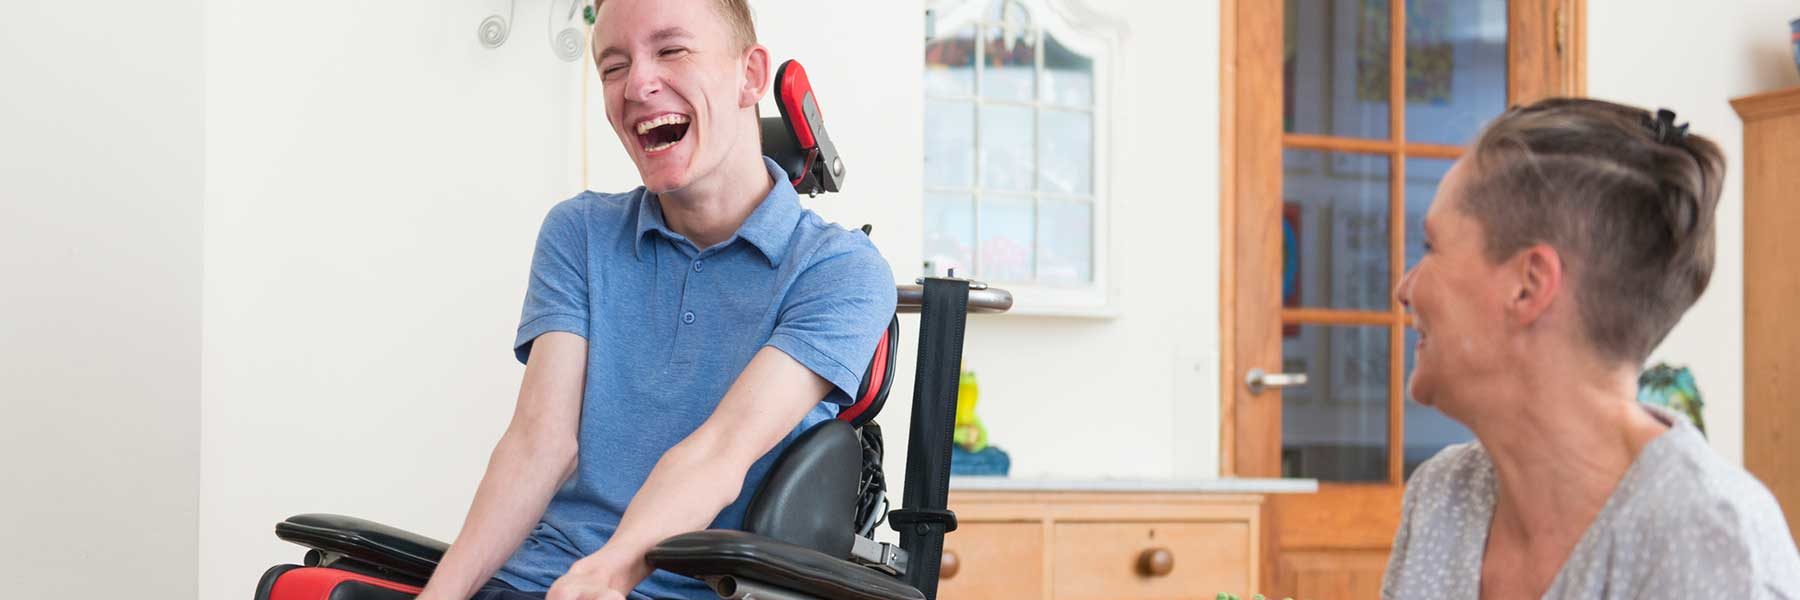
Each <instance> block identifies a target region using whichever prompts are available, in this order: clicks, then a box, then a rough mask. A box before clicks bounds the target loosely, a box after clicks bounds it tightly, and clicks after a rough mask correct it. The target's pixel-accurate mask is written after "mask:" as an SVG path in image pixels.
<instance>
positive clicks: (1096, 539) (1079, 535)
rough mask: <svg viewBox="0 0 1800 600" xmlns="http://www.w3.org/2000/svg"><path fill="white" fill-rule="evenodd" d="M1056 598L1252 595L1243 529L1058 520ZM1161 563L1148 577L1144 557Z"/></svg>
mask: <svg viewBox="0 0 1800 600" xmlns="http://www.w3.org/2000/svg"><path fill="white" fill-rule="evenodd" d="M1055 536H1056V540H1055V542H1056V543H1055V552H1056V557H1055V560H1056V573H1055V585H1054V589H1055V590H1056V598H1057V600H1086V599H1090V598H1091V599H1096V600H1098V599H1102V598H1104V599H1107V600H1116V599H1119V598H1142V599H1147V600H1148V599H1164V598H1168V599H1176V598H1199V599H1210V598H1213V597H1214V596H1216V595H1218V593H1219V592H1231V593H1234V594H1240V595H1243V594H1248V593H1251V592H1252V590H1251V587H1252V582H1251V581H1250V561H1251V560H1252V557H1251V556H1250V526H1249V524H1247V523H1241V522H1238V523H1232V522H1146V523H1117V522H1114V523H1106V522H1096V523H1086V522H1060V523H1057V524H1056V529H1055ZM1157 554H1160V558H1164V559H1168V560H1167V561H1166V562H1164V564H1163V566H1165V567H1167V569H1166V570H1167V573H1165V574H1160V575H1158V574H1154V573H1152V572H1150V571H1151V570H1153V568H1152V565H1149V564H1144V563H1147V562H1156V561H1152V560H1150V559H1151V558H1152V557H1153V556H1155V555H1157Z"/></svg>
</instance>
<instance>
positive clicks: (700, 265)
mask: <svg viewBox="0 0 1800 600" xmlns="http://www.w3.org/2000/svg"><path fill="white" fill-rule="evenodd" d="M705 265H706V261H701V260H696V261H694V272H695V273H699V272H700V269H702V268H704V267H705Z"/></svg>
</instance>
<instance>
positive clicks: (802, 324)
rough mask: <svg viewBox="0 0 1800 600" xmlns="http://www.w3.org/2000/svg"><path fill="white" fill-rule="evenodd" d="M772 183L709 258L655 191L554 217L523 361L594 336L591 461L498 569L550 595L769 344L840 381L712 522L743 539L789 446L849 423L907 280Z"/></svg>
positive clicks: (563, 207)
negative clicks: (814, 429) (552, 342)
mask: <svg viewBox="0 0 1800 600" xmlns="http://www.w3.org/2000/svg"><path fill="white" fill-rule="evenodd" d="M764 162H765V163H766V164H767V166H768V168H769V174H770V175H769V176H770V177H771V178H773V179H774V180H775V186H774V188H773V189H771V190H770V191H769V195H768V196H767V197H766V198H764V199H763V201H762V204H761V205H759V206H758V207H757V208H756V210H755V212H753V213H752V214H751V215H750V218H749V219H747V220H745V221H744V224H743V225H742V226H741V227H739V228H738V231H737V234H736V235H734V236H732V237H731V238H730V239H728V240H725V241H724V242H721V243H719V244H718V245H716V246H713V247H711V248H697V247H695V246H694V244H693V243H692V242H689V241H688V240H687V238H685V237H683V236H682V235H681V234H679V233H676V232H674V231H672V230H670V229H669V227H668V226H667V224H665V223H664V221H663V213H662V207H661V204H660V203H659V201H658V198H657V196H656V195H655V194H651V193H647V192H646V191H645V190H644V188H641V187H640V188H638V189H636V190H633V191H630V192H626V193H623V194H597V193H593V192H584V193H582V194H581V195H580V196H576V197H574V198H572V199H569V200H567V201H564V202H562V203H560V204H557V205H556V207H555V208H552V209H551V210H550V214H549V216H548V217H546V218H545V219H544V225H543V228H542V230H541V231H540V232H539V234H538V241H537V251H536V253H535V255H534V256H533V257H532V261H531V281H530V283H529V286H528V288H527V289H526V293H525V309H524V314H523V315H522V316H521V318H520V320H519V332H518V338H517V340H516V341H515V342H514V348H515V353H516V354H517V357H518V359H519V361H520V362H524V361H525V360H526V358H527V357H528V356H529V355H530V353H531V343H532V341H533V340H535V339H536V338H537V337H538V336H540V335H543V334H544V333H547V332H551V331H566V332H569V333H573V334H576V335H579V336H582V337H584V338H586V339H587V340H588V362H587V387H586V389H585V390H584V391H583V394H582V400H581V402H582V406H581V427H580V434H579V436H580V437H579V442H580V452H579V462H578V464H577V465H576V468H575V472H574V474H573V475H572V476H571V477H570V478H569V480H568V481H567V482H566V483H565V484H564V485H563V487H562V488H561V489H559V490H557V492H556V494H555V496H554V497H553V498H551V500H550V505H549V507H548V509H547V510H546V511H545V513H544V517H543V519H542V520H541V521H540V522H539V523H538V525H537V527H536V528H535V529H534V530H533V531H532V532H531V534H530V535H529V536H527V537H526V539H525V543H524V544H523V545H522V546H521V547H520V548H519V550H518V552H517V553H515V554H514V555H513V556H512V558H511V559H510V560H509V561H507V563H506V565H505V566H504V567H503V568H501V570H500V572H499V573H498V574H497V575H496V576H497V577H498V578H499V579H501V580H502V581H505V582H507V583H509V584H511V585H512V586H513V587H517V588H519V589H522V590H527V591H531V590H543V589H546V588H548V587H549V586H550V584H551V583H552V582H554V581H555V580H556V578H558V577H561V576H562V575H563V574H564V573H566V572H567V571H568V569H569V566H570V565H571V564H573V563H574V562H575V561H576V560H577V559H579V558H581V557H584V556H587V555H589V554H593V553H594V552H595V551H598V550H599V549H600V547H601V546H603V545H605V544H606V541H607V540H608V539H609V538H611V537H612V534H613V531H614V530H615V529H616V528H617V527H618V524H619V519H620V517H622V516H623V515H624V514H625V507H626V506H627V505H628V504H629V503H630V502H631V498H632V496H633V495H635V494H636V493H637V491H638V488H639V487H641V486H642V485H643V484H644V480H645V479H646V478H648V477H649V475H650V470H651V468H653V467H654V466H655V465H656V462H657V460H658V459H659V458H661V457H662V454H663V452H664V451H666V450H668V449H669V448H670V447H673V446H674V445H675V444H676V443H677V442H680V441H681V440H682V439H683V438H686V437H687V436H688V434H690V433H692V432H693V431H694V430H695V429H696V428H698V427H699V426H700V424H701V423H702V422H704V421H705V420H706V418H707V417H708V416H711V415H712V412H713V408H714V407H716V406H718V403H719V400H720V399H721V398H723V397H724V396H725V391H726V389H727V388H729V387H730V386H731V383H732V382H733V381H735V380H736V379H737V377H738V375H739V373H741V372H742V371H743V370H744V367H745V365H748V364H749V363H750V358H751V356H753V355H755V354H756V352H757V351H758V350H760V349H762V348H763V347H765V346H769V347H774V348H776V349H778V350H781V351H782V352H785V353H786V354H787V355H788V356H791V357H793V358H794V359H795V360H796V361H799V363H800V364H802V365H805V366H806V368H808V369H811V370H812V372H814V373H817V374H818V375H819V376H820V377H822V378H824V379H825V380H826V381H829V382H831V386H832V389H831V392H830V395H829V396H828V397H826V398H823V399H821V402H820V403H819V404H818V405H817V406H815V407H813V409H812V411H811V412H809V413H807V415H806V417H805V418H804V419H802V421H801V422H800V423H798V424H796V425H795V427H794V430H793V432H791V433H789V434H788V436H787V438H785V439H783V440H782V442H781V443H780V444H778V445H776V447H775V448H774V449H773V450H771V451H770V452H769V453H768V454H766V455H764V456H763V457H762V458H761V459H759V460H757V461H756V463H755V465H754V466H753V467H751V469H750V473H749V476H748V477H746V478H745V480H744V486H743V491H742V492H741V493H740V494H739V495H738V498H737V500H736V501H734V502H732V503H731V505H730V506H728V507H726V508H725V510H724V511H722V512H720V513H719V516H718V518H717V519H715V520H714V521H713V523H712V527H713V528H724V529H739V528H741V527H742V524H743V520H744V509H745V506H746V505H747V504H748V503H749V500H750V497H751V495H752V494H753V493H754V492H755V490H756V489H757V487H759V486H760V485H761V483H762V481H763V478H764V477H765V476H766V475H767V474H768V471H769V468H770V466H771V464H772V463H773V462H774V459H775V457H776V456H778V455H779V454H780V453H781V451H782V450H783V449H785V448H786V447H787V446H788V444H789V443H791V442H792V441H793V439H794V437H795V436H797V435H798V434H799V433H800V432H801V431H803V430H804V429H805V428H807V427H810V426H812V425H813V424H816V423H819V422H821V421H824V420H827V419H831V418H833V417H835V416H836V415H837V412H838V407H839V406H840V405H844V404H849V403H850V402H851V397H852V396H853V395H855V393H856V388H857V387H858V385H859V384H860V383H861V381H862V376H863V370H864V369H866V368H867V367H868V363H869V358H870V356H871V355H872V354H873V352H874V350H875V343H876V341H877V340H878V339H879V338H880V337H881V333H882V331H883V330H885V329H886V327H887V322H888V319H889V318H891V317H892V316H893V313H894V278H893V273H892V272H891V271H890V270H889V269H888V265H887V262H886V261H885V260H883V259H882V258H881V255H880V254H879V253H878V252H877V251H876V250H875V246H874V245H873V244H871V243H870V242H869V240H868V237H867V236H865V235H863V234H862V233H861V232H857V231H851V230H847V229H844V228H842V227H839V226H837V225H834V224H830V223H826V222H825V221H824V220H823V219H821V218H819V216H818V215H817V214H814V213H813V212H812V211H809V210H806V209H805V208H803V207H801V206H800V202H799V198H797V197H796V196H795V193H794V188H793V186H792V185H790V184H789V183H788V182H787V179H786V177H785V176H784V175H782V174H781V171H780V169H779V167H777V166H776V165H775V163H774V162H773V161H769V160H767V159H764ZM640 595H643V596H649V597H653V598H671V597H673V598H713V597H714V595H713V594H712V593H711V592H710V591H708V590H707V589H706V587H705V586H704V585H702V584H701V583H700V582H699V581H697V580H694V579H689V578H686V577H681V576H678V575H675V574H673V573H668V572H665V571H657V572H656V573H655V574H653V575H651V576H650V578H649V579H648V580H645V581H644V583H643V584H642V585H640V586H638V588H637V593H636V594H634V595H633V597H634V598H635V597H639V596H640Z"/></svg>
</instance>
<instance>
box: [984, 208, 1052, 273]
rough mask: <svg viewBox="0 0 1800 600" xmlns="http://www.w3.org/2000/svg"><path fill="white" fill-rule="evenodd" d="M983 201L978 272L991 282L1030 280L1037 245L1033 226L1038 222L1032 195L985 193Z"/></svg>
mask: <svg viewBox="0 0 1800 600" xmlns="http://www.w3.org/2000/svg"><path fill="white" fill-rule="evenodd" d="M980 204H981V205H980V206H979V207H977V208H978V209H979V210H980V214H981V217H980V219H979V221H977V223H978V224H979V227H980V229H981V231H980V235H981V252H980V256H978V257H977V260H978V261H979V264H978V265H977V268H976V269H975V272H976V274H977V275H978V276H980V277H982V278H983V279H987V280H989V281H1012V282H1029V281H1031V271H1032V268H1031V267H1032V253H1033V251H1034V249H1035V248H1036V240H1035V239H1034V236H1033V235H1032V233H1033V232H1032V228H1033V227H1034V226H1035V225H1036V221H1037V219H1036V218H1035V215H1034V214H1033V213H1034V212H1035V207H1034V206H1033V205H1032V201H1031V196H1020V195H1011V194H984V195H982V197H981V202H980Z"/></svg>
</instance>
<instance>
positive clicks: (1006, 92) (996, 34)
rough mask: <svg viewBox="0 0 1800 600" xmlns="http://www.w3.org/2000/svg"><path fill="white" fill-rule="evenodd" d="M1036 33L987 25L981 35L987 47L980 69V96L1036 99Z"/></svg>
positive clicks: (1022, 100)
mask: <svg viewBox="0 0 1800 600" xmlns="http://www.w3.org/2000/svg"><path fill="white" fill-rule="evenodd" d="M1036 35H1037V34H1036V32H1035V31H1033V30H1031V29H1028V28H1012V27H996V26H989V27H988V28H987V30H986V32H985V33H984V34H983V37H984V39H986V40H987V46H986V47H985V48H983V49H982V50H983V51H984V52H986V53H987V58H986V63H985V64H983V65H982V69H981V96H982V97H983V98H992V99H995V100H1017V101H1020V102H1030V101H1031V100H1033V99H1034V98H1035V97H1036V86H1035V85H1034V81H1035V80H1036V79H1037V46H1036V41H1035V40H1034V39H1033V38H1034V36H1036Z"/></svg>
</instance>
